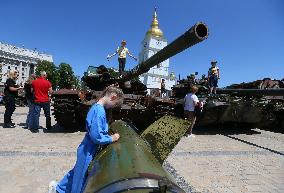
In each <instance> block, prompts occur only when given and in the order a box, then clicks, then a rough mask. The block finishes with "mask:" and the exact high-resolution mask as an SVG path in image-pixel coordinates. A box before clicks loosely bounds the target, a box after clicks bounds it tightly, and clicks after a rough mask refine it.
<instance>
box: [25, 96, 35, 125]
mask: <svg viewBox="0 0 284 193" xmlns="http://www.w3.org/2000/svg"><path fill="white" fill-rule="evenodd" d="M27 103H28V107H29V112H28V116H27V120H26V127H28V128H30V125H31V119H32V113H33V108H34V104H33V102H32V101H31V100H30V99H27Z"/></svg>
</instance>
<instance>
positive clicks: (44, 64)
mask: <svg viewBox="0 0 284 193" xmlns="http://www.w3.org/2000/svg"><path fill="white" fill-rule="evenodd" d="M42 71H45V72H46V73H47V79H48V80H49V81H50V82H51V84H52V88H53V89H55V88H56V87H57V85H58V79H59V76H58V72H57V67H56V66H55V64H54V63H53V62H48V61H45V60H44V61H40V62H38V63H37V65H36V70H35V74H36V75H37V76H40V72H42Z"/></svg>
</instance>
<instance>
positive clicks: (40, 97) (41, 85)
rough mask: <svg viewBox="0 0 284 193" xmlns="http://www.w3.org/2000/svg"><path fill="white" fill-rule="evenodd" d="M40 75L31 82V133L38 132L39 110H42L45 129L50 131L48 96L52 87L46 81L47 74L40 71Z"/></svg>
mask: <svg viewBox="0 0 284 193" xmlns="http://www.w3.org/2000/svg"><path fill="white" fill-rule="evenodd" d="M40 74H41V76H40V77H39V78H37V79H36V80H34V81H33V82H32V89H33V92H34V108H33V119H32V121H31V122H32V123H31V126H30V127H31V128H30V129H31V131H32V132H38V128H39V116H40V110H41V108H43V111H44V114H45V118H46V129H51V117H50V99H49V95H48V94H49V93H52V85H51V83H50V82H49V81H48V80H46V78H47V74H46V72H45V71H42V72H41V73H40Z"/></svg>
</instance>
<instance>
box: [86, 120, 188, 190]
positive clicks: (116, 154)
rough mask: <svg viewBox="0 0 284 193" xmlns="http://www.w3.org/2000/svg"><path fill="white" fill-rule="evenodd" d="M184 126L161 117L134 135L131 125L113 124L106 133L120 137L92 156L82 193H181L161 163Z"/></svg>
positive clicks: (185, 126) (183, 131) (181, 123)
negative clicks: (112, 133) (110, 131)
mask: <svg viewBox="0 0 284 193" xmlns="http://www.w3.org/2000/svg"><path fill="white" fill-rule="evenodd" d="M188 124H189V123H188V122H187V121H185V120H183V119H177V118H175V117H170V116H164V117H162V118H161V119H159V120H157V121H156V122H155V123H154V124H152V126H151V127H149V128H147V129H146V130H145V131H144V132H143V133H141V134H138V133H137V132H136V131H137V129H136V128H135V127H134V126H133V125H129V124H127V123H126V122H123V121H115V122H113V123H112V124H111V126H110V130H112V129H115V130H116V132H118V133H119V134H120V136H121V138H120V140H118V141H117V142H116V143H113V144H110V145H107V146H104V147H102V149H101V150H100V152H99V153H98V154H97V155H96V157H95V159H94V160H93V161H92V163H91V164H90V166H89V170H88V177H87V182H86V184H87V185H86V188H85V191H84V192H85V193H93V192H97V193H111V192H133V193H135V192H137V193H151V192H152V193H153V192H156V193H159V192H163V193H170V192H172V193H178V192H179V193H183V192H184V193H185V190H183V189H182V188H181V187H179V185H178V184H177V183H176V182H175V179H174V178H173V177H172V176H171V175H170V174H169V173H168V172H167V171H166V170H165V169H164V168H163V167H162V163H163V162H164V160H165V159H166V158H167V156H168V155H169V153H170V152H171V151H172V149H173V148H174V147H175V146H176V145H177V143H178V142H179V141H180V138H181V137H182V136H183V134H184V133H185V132H186V130H187V128H188Z"/></svg>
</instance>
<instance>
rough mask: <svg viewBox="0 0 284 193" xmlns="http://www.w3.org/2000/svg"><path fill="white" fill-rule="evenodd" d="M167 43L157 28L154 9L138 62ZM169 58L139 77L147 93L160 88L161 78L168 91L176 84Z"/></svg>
mask: <svg viewBox="0 0 284 193" xmlns="http://www.w3.org/2000/svg"><path fill="white" fill-rule="evenodd" d="M167 44H168V42H167V40H166V38H165V37H164V35H163V32H162V31H161V30H160V28H159V23H158V18H157V12H156V9H155V12H154V15H153V20H152V24H151V28H150V29H149V30H148V31H147V33H146V35H145V38H144V40H143V41H142V45H141V52H140V53H139V63H141V62H143V61H145V60H147V59H148V58H150V57H151V56H153V55H154V54H156V53H157V52H158V51H160V50H161V49H163V48H164V47H166V46H167ZM169 66H170V62H169V59H168V60H165V61H163V62H161V63H160V64H158V65H157V66H154V67H152V68H151V69H150V70H149V71H148V72H147V73H145V74H143V75H141V76H140V77H139V79H140V81H141V82H142V83H144V84H145V85H146V86H147V88H148V94H152V92H153V91H154V90H157V89H161V82H162V79H164V80H165V85H166V90H168V92H169V91H170V90H171V87H172V86H173V85H174V84H176V77H175V74H174V73H173V72H171V73H169Z"/></svg>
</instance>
